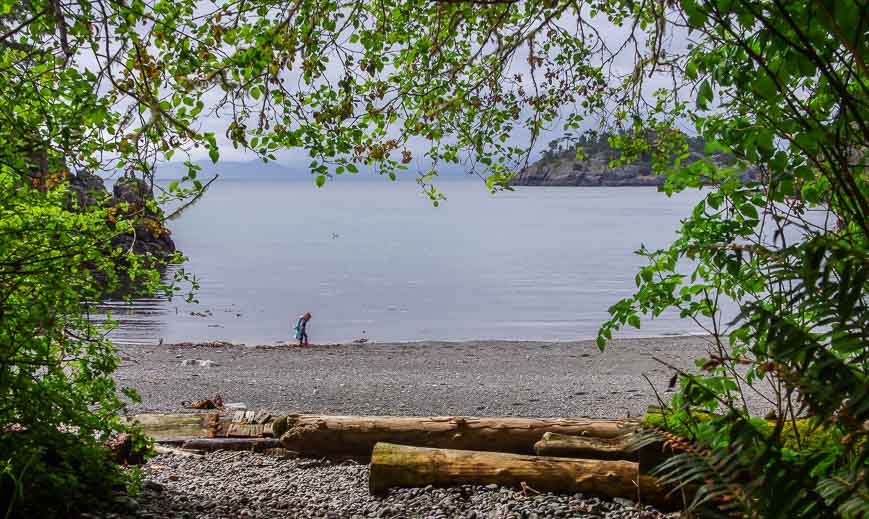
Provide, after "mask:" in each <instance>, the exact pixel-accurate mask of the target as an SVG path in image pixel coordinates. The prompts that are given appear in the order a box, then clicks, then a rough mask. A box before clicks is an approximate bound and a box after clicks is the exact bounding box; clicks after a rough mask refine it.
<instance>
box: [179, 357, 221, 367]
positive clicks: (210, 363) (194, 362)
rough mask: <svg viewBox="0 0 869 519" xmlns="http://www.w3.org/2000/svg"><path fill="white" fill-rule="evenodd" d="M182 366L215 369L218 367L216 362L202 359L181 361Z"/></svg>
mask: <svg viewBox="0 0 869 519" xmlns="http://www.w3.org/2000/svg"><path fill="white" fill-rule="evenodd" d="M181 365H182V366H199V367H202V368H213V367H215V366H218V365H219V364H217V363H216V362H214V361H213V360H202V359H184V360H182V361H181Z"/></svg>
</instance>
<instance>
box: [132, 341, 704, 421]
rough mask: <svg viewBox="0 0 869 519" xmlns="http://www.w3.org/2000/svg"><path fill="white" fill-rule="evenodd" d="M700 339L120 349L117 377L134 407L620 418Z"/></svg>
mask: <svg viewBox="0 0 869 519" xmlns="http://www.w3.org/2000/svg"><path fill="white" fill-rule="evenodd" d="M706 346H707V341H706V339H705V338H703V337H660V338H654V339H629V340H617V341H614V342H613V343H612V344H611V345H610V346H609V347H608V348H607V350H606V351H605V352H603V353H602V352H600V351H599V350H598V349H597V346H596V345H595V344H594V341H578V342H510V341H470V342H430V341H429V342H415V343H384V344H379V343H375V344H371V343H369V344H345V345H327V346H320V345H318V346H314V347H310V348H291V347H287V346H275V345H271V346H240V345H231V344H227V343H216V344H213V345H189V344H185V345H162V346H124V347H123V349H122V351H121V354H122V359H123V360H122V365H121V367H120V369H118V371H117V373H116V377H117V380H118V384H119V386H130V387H133V388H135V389H136V390H137V391H138V392H139V394H140V395H141V397H142V402H141V404H139V405H136V406H132V407H131V411H132V412H160V411H162V412H177V411H178V410H179V408H181V407H182V402H193V401H197V400H201V399H205V398H211V397H212V396H213V395H215V394H220V395H221V396H222V397H223V401H224V402H226V403H244V404H246V405H247V407H248V408H249V409H266V410H269V411H272V412H274V413H288V412H302V413H322V414H386V415H456V414H463V415H484V416H497V415H503V416H590V417H596V418H620V417H625V416H636V415H638V414H642V413H643V412H645V410H646V408H647V407H648V406H649V405H653V404H657V398H656V396H655V393H654V391H652V389H651V388H650V387H649V383H648V382H647V381H646V379H645V378H644V377H643V376H644V375H645V376H647V377H648V378H649V380H651V381H652V382H653V383H654V385H655V389H656V391H658V392H659V393H660V395H661V397H662V398H664V399H666V400H669V398H670V394H669V393H668V381H669V379H670V378H671V376H672V374H673V371H672V370H671V369H670V368H668V367H667V366H665V365H663V364H661V363H659V362H657V361H656V360H655V359H654V358H653V357H656V358H658V359H660V360H662V361H664V362H666V363H668V364H671V365H673V366H678V367H681V368H689V367H692V366H693V360H694V359H696V358H698V357H700V356H702V355H704V354H705V350H706ZM187 360H199V361H211V363H209V365H208V366H202V365H189V366H182V364H183V363H184V361H187ZM212 363H213V364H212ZM188 364H197V363H190V362H189V363H188Z"/></svg>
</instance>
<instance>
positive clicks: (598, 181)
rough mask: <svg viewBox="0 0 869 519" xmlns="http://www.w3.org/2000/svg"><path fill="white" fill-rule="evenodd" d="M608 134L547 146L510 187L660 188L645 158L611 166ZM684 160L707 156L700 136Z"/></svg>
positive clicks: (726, 158) (750, 174)
mask: <svg viewBox="0 0 869 519" xmlns="http://www.w3.org/2000/svg"><path fill="white" fill-rule="evenodd" d="M608 138H609V135H606V134H604V135H600V136H598V137H597V138H591V139H590V138H587V137H581V138H580V139H579V140H577V141H575V143H571V144H569V145H567V146H562V145H561V144H560V143H559V142H558V141H553V142H552V143H550V147H549V149H548V150H545V151H544V152H543V157H542V158H541V159H540V160H538V161H537V162H535V163H534V164H532V165H530V166H528V167H527V168H525V169H523V170H522V171H520V172H519V173H518V174H517V175H516V176H515V177H513V180H512V181H511V184H512V185H514V186H660V185H662V184H663V183H664V180H665V177H664V176H662V175H655V174H654V173H653V172H652V160H651V157H650V156H648V155H644V156H640V157H638V158H637V160H636V161H634V162H632V163H630V164H626V165H624V166H620V167H615V168H613V167H611V166H610V164H611V162H612V161H613V160H615V159H617V158H618V157H619V152H618V151H616V150H613V149H612V147H611V146H610V145H609V140H608ZM687 142H688V154H689V156H688V158H687V159H686V160H684V161H683V162H684V163H685V164H690V163H692V162H695V161H697V160H700V159H701V158H703V157H705V156H707V154H706V153H705V146H706V142H705V141H704V140H703V139H702V138H700V137H689V138H688V139H687ZM579 148H581V149H582V153H583V155H584V156H583V158H582V159H577V157H576V155H577V150H578V149H579ZM711 158H712V160H713V161H714V162H716V163H719V164H727V163H732V162H733V157H732V156H730V155H726V154H715V155H712V157H711ZM742 177H743V181H748V180H752V179H754V178H755V177H756V172H755V171H751V170H750V171H746V172H745V173H743V175H742Z"/></svg>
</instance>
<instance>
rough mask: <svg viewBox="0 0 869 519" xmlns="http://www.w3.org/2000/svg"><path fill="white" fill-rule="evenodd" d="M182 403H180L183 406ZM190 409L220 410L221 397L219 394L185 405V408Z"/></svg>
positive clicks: (221, 404)
mask: <svg viewBox="0 0 869 519" xmlns="http://www.w3.org/2000/svg"><path fill="white" fill-rule="evenodd" d="M183 403H184V402H182V404H183ZM186 407H189V408H191V409H222V408H223V397H221V396H220V395H219V394H217V395H214V396H213V397H212V398H206V399H205V400H197V401H195V402H193V403H189V402H188V403H187V406H186Z"/></svg>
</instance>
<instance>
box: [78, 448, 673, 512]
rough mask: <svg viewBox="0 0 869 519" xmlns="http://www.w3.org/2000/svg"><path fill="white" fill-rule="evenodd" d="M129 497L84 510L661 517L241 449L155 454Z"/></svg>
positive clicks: (598, 502) (594, 501) (627, 506)
mask: <svg viewBox="0 0 869 519" xmlns="http://www.w3.org/2000/svg"><path fill="white" fill-rule="evenodd" d="M143 470H144V473H145V475H146V478H147V479H146V482H145V484H144V489H143V492H142V493H141V494H139V495H138V496H136V497H135V498H130V497H126V496H119V498H118V499H119V505H120V506H119V508H118V511H115V512H112V513H109V514H104V515H102V516H100V515H99V514H94V515H90V516H85V517H113V518H116V519H127V518H132V517H136V518H140V519H158V518H188V517H189V518H194V517H195V518H215V519H216V518H243V517H263V518H272V517H299V518H307V517H311V518H313V517H317V518H330V517H336V518H337V517H341V518H344V517H347V518H353V517H356V518H363V517H364V518H369V517H395V518H399V517H407V518H417V517H420V518H421V517H425V518H443V519H446V518H467V519H470V518H479V519H483V518H493V519H494V518H499V519H500V518H504V519H507V518H517V519H518V518H527V519H531V518H550V517H551V518H560V517H565V518H566V517H570V518H583V519H663V518H665V517H670V516H667V515H665V514H662V513H660V512H658V511H656V510H655V509H654V508H651V507H648V506H642V505H639V504H635V503H632V502H630V501H628V500H619V502H618V503H616V502H612V501H608V500H604V499H599V498H596V497H589V496H584V495H582V494H551V493H543V494H535V493H533V492H531V491H529V492H528V493H527V495H526V494H523V493H522V492H521V491H516V490H512V489H508V488H502V487H498V486H497V485H487V486H469V485H465V486H460V487H454V488H445V489H440V488H431V487H426V488H411V489H396V490H393V491H391V492H390V493H389V494H387V495H385V496H382V497H372V496H370V495H369V494H368V467H367V466H365V465H358V464H354V463H349V462H344V463H331V462H327V461H325V460H300V459H280V458H273V457H269V456H264V455H260V454H253V453H247V452H216V453H212V454H209V455H207V456H203V457H189V458H188V457H179V456H175V455H173V454H161V455H158V456H156V457H154V458H152V459H151V460H150V461H149V462H148V463H147V464H146V465H145V466H144V469H143Z"/></svg>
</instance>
